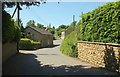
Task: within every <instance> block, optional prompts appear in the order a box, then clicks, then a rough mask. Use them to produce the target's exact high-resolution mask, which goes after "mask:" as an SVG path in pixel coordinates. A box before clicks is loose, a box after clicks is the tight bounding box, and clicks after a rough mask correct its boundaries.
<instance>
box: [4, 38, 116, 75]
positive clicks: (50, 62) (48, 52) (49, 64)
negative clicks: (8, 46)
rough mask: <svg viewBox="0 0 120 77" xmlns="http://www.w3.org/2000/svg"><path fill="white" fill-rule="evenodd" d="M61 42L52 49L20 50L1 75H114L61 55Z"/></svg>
mask: <svg viewBox="0 0 120 77" xmlns="http://www.w3.org/2000/svg"><path fill="white" fill-rule="evenodd" d="M60 44H61V40H55V41H54V47H49V48H41V49H38V50H30V51H26V50H20V53H19V54H17V55H16V56H14V57H12V58H11V59H9V60H8V61H7V62H6V64H4V66H3V75H116V73H113V72H109V71H107V70H104V69H101V68H97V67H95V66H93V65H91V64H88V63H85V62H81V61H80V60H78V59H75V58H71V57H68V56H65V55H63V54H61V52H60Z"/></svg>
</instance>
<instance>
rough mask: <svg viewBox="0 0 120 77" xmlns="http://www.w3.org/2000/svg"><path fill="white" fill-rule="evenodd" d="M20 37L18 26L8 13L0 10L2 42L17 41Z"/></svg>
mask: <svg viewBox="0 0 120 77" xmlns="http://www.w3.org/2000/svg"><path fill="white" fill-rule="evenodd" d="M19 39H20V28H19V27H18V25H17V24H16V23H15V22H14V20H13V19H12V17H11V16H10V14H8V13H7V12H5V11H2V43H3V44H4V43H7V42H18V41H19Z"/></svg>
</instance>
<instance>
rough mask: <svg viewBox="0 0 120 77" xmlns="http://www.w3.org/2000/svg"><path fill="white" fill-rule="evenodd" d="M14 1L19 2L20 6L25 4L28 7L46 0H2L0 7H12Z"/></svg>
mask: <svg viewBox="0 0 120 77" xmlns="http://www.w3.org/2000/svg"><path fill="white" fill-rule="evenodd" d="M16 3H19V4H20V5H21V6H23V5H26V6H27V7H29V6H32V5H34V6H39V5H40V4H41V3H46V0H40V1H37V0H35V1H34V2H24V0H23V2H22V1H21V2H3V3H2V9H4V8H12V7H14V6H15V5H16Z"/></svg>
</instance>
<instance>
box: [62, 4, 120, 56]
mask: <svg viewBox="0 0 120 77" xmlns="http://www.w3.org/2000/svg"><path fill="white" fill-rule="evenodd" d="M81 17H82V19H81V20H80V21H79V22H78V24H77V27H76V28H75V30H74V31H73V32H72V33H70V34H69V35H67V36H66V37H65V39H64V40H63V42H62V44H61V47H60V50H61V52H62V53H64V54H66V55H69V56H73V57H77V49H76V46H77V41H78V40H82V41H93V42H105V43H106V42H111V43H117V42H118V40H119V39H120V34H119V33H118V32H119V31H120V2H113V3H112V2H110V3H107V4H105V5H103V6H101V7H98V8H97V9H95V10H93V11H92V12H88V13H86V14H83V15H82V16H81Z"/></svg>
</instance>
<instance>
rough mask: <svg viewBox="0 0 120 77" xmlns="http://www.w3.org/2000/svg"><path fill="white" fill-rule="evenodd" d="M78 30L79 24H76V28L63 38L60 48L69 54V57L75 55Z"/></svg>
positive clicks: (76, 54)
mask: <svg viewBox="0 0 120 77" xmlns="http://www.w3.org/2000/svg"><path fill="white" fill-rule="evenodd" d="M78 32H79V26H76V29H75V30H74V31H73V32H71V33H70V34H69V35H67V36H66V37H65V39H64V40H63V42H62V44H61V46H60V50H61V51H62V53H63V54H66V55H69V56H71V57H77V56H78V53H77V47H76V45H77V41H78Z"/></svg>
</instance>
